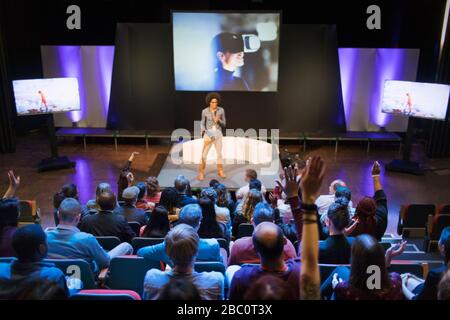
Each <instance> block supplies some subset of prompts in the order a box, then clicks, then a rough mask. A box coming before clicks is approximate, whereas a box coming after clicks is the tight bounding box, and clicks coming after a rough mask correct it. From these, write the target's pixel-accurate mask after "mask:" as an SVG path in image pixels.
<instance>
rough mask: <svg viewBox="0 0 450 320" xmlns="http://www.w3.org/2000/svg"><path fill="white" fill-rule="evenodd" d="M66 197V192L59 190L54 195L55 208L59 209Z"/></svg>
mask: <svg viewBox="0 0 450 320" xmlns="http://www.w3.org/2000/svg"><path fill="white" fill-rule="evenodd" d="M65 198H66V197H65V196H64V193H63V192H62V191H58V192H57V193H55V194H54V195H53V208H55V209H58V208H59V206H60V205H61V202H63V200H64V199H65Z"/></svg>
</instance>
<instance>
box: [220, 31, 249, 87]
mask: <svg viewBox="0 0 450 320" xmlns="http://www.w3.org/2000/svg"><path fill="white" fill-rule="evenodd" d="M212 52H213V54H214V57H215V61H216V64H215V68H214V89H213V90H231V91H249V90H250V88H249V86H248V84H247V82H246V81H245V79H243V78H241V77H237V76H235V75H234V72H235V71H236V69H237V68H238V67H242V66H243V65H244V40H243V38H242V36H240V35H237V34H234V33H230V32H222V33H219V34H217V35H216V36H215V37H214V38H213V40H212Z"/></svg>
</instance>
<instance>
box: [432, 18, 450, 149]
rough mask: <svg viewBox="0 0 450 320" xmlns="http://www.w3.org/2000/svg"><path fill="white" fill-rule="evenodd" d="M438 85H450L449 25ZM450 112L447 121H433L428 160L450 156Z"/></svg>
mask: <svg viewBox="0 0 450 320" xmlns="http://www.w3.org/2000/svg"><path fill="white" fill-rule="evenodd" d="M436 82H438V83H446V84H450V23H449V24H448V25H447V32H446V37H445V42H444V48H443V51H442V57H441V62H440V64H439V68H438V75H437V81H436ZM449 117H450V111H447V120H446V121H438V120H433V121H432V123H431V132H430V136H429V139H428V147H427V155H428V157H430V158H438V157H448V156H450V119H449Z"/></svg>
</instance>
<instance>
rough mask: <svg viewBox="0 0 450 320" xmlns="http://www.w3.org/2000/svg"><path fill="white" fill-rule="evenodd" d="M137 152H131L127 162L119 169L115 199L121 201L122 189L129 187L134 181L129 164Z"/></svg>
mask: <svg viewBox="0 0 450 320" xmlns="http://www.w3.org/2000/svg"><path fill="white" fill-rule="evenodd" d="M138 154H139V152H136V151H135V152H132V153H131V155H130V157H129V158H128V160H127V162H126V163H125V165H124V166H123V168H122V169H120V173H119V178H118V179H117V195H118V197H117V200H118V201H123V198H122V194H123V190H125V189H126V188H128V187H131V186H132V185H133V181H134V175H133V173H132V172H131V165H132V163H133V161H134V158H135V156H137V155H138Z"/></svg>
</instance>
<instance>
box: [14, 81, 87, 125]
mask: <svg viewBox="0 0 450 320" xmlns="http://www.w3.org/2000/svg"><path fill="white" fill-rule="evenodd" d="M56 79H76V80H77V90H78V97H79V101H80V104H79V107H78V109H74V110H65V111H55V112H39V113H19V112H17V104H16V95H15V92H14V82H15V81H29V80H56ZM11 86H12V91H13V97H14V99H13V100H14V109H15V111H16V116H18V117H23V116H39V115H46V114H58V113H67V112H72V111H81V96H80V84H79V81H78V78H77V77H58V78H34V79H14V80H12V81H11Z"/></svg>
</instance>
